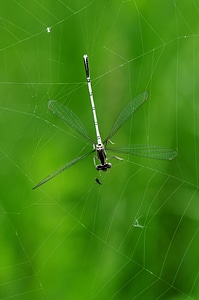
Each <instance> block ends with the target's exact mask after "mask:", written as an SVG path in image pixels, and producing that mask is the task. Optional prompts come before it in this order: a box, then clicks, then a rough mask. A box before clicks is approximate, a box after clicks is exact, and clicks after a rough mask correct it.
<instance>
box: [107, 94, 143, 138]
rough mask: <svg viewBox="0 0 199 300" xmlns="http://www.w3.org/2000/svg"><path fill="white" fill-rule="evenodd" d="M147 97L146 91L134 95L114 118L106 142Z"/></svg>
mask: <svg viewBox="0 0 199 300" xmlns="http://www.w3.org/2000/svg"><path fill="white" fill-rule="evenodd" d="M147 99H148V92H147V91H145V92H143V93H141V94H139V95H138V96H136V97H135V98H134V99H133V100H132V101H130V102H129V103H128V104H127V105H126V106H125V107H124V108H123V109H122V111H121V112H120V114H119V116H118V117H117V119H116V120H115V122H114V124H113V127H112V129H111V132H110V133H109V136H108V137H107V138H106V142H107V141H108V140H109V139H110V138H111V137H112V136H113V135H114V134H115V133H116V132H117V131H118V130H119V129H120V128H121V127H122V126H123V125H124V124H125V123H126V122H127V121H128V120H129V119H130V118H131V117H132V115H133V114H134V113H135V112H136V111H137V110H138V109H139V108H140V107H141V106H142V104H144V103H145V101H146V100H147Z"/></svg>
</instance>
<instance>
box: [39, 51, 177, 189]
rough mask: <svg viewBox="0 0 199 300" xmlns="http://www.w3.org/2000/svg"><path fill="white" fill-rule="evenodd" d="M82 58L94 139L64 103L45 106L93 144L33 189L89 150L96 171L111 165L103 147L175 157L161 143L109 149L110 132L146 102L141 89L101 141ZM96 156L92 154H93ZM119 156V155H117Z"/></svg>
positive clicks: (145, 92)
mask: <svg viewBox="0 0 199 300" xmlns="http://www.w3.org/2000/svg"><path fill="white" fill-rule="evenodd" d="M83 59H84V67H85V71H86V78H87V84H88V91H89V96H90V101H91V107H92V112H93V118H94V125H95V131H96V139H97V142H95V141H94V140H93V139H92V138H91V137H90V136H89V134H88V133H87V130H86V128H85V126H84V125H83V123H82V122H81V120H80V119H79V118H78V117H77V115H76V114H75V113H74V112H73V111H72V110H70V109H69V108H68V107H67V106H65V105H63V104H61V103H59V102H57V101H55V100H50V101H48V108H49V110H50V111H52V113H54V114H55V115H57V116H58V117H59V118H60V119H62V120H63V121H64V122H65V123H66V124H67V125H69V126H70V127H71V128H72V129H74V130H76V131H77V132H78V133H79V134H80V135H82V136H83V137H84V138H85V139H86V140H87V141H89V142H91V143H92V145H93V150H91V151H90V152H88V153H86V154H84V155H82V156H79V157H77V158H75V159H73V160H72V161H70V162H69V163H67V164H65V165H63V166H62V167H60V168H59V169H57V170H56V171H55V172H53V173H51V174H50V175H49V176H47V177H46V178H44V179H43V180H42V181H41V182H39V183H38V184H37V185H36V186H35V187H33V189H36V188H38V187H40V186H41V185H43V184H44V183H46V182H48V181H49V180H51V179H52V178H54V177H55V176H57V175H58V174H60V173H61V172H63V171H65V170H66V169H68V168H70V167H71V166H73V165H74V164H76V163H77V162H79V161H81V160H83V159H84V158H86V157H88V156H89V155H91V154H92V153H94V152H96V158H97V159H98V160H99V162H100V164H98V165H96V170H98V171H100V170H101V171H107V170H108V169H110V168H111V166H112V165H111V163H109V162H107V157H106V150H108V151H111V152H114V153H124V154H131V155H136V156H142V157H148V158H155V159H163V160H172V159H173V158H175V157H176V156H177V152H176V151H175V150H173V149H169V148H165V147H160V146H153V145H137V144H133V145H129V146H126V147H120V148H109V147H108V142H110V139H111V138H112V137H113V135H114V134H115V133H116V132H117V131H118V130H119V129H120V128H121V127H122V126H123V125H124V124H125V123H126V122H127V121H128V120H129V119H130V118H131V117H132V116H133V114H134V113H135V112H136V111H137V110H138V109H139V108H140V107H141V106H142V105H143V104H144V103H145V102H146V100H147V99H148V92H147V91H144V92H143V93H141V94H139V95H138V96H136V97H135V98H134V99H133V100H132V101H130V102H129V103H128V104H127V105H126V106H125V107H124V108H123V109H122V111H121V112H120V114H119V115H118V117H117V119H116V120H115V122H114V124H113V127H112V129H111V131H110V133H109V135H108V137H107V138H106V139H105V140H104V142H102V139H101V135H100V132H99V127H98V121H97V115H96V109H95V104H94V99H93V93H92V87H91V80H90V70H89V64H88V56H87V55H86V54H85V55H84V56H83ZM94 158H95V157H94ZM109 158H118V157H117V156H111V157H109ZM118 159H120V158H118Z"/></svg>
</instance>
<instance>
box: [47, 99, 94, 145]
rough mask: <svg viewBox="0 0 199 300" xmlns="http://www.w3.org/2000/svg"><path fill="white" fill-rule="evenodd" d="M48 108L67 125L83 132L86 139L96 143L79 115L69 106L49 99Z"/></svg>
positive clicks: (80, 132)
mask: <svg viewBox="0 0 199 300" xmlns="http://www.w3.org/2000/svg"><path fill="white" fill-rule="evenodd" d="M48 109H49V110H50V111H52V112H53V114H55V115H56V116H58V117H59V118H60V119H61V120H63V121H64V122H65V123H66V124H67V125H69V126H70V127H71V128H73V129H74V130H76V131H77V132H78V133H79V134H81V135H82V136H83V137H84V138H85V139H86V140H88V141H89V142H91V143H94V141H93V139H92V138H91V137H90V136H89V135H88V133H87V130H86V128H85V127H84V125H83V123H82V121H81V120H80V119H79V118H78V116H77V115H76V114H75V113H74V112H73V111H72V110H71V109H69V108H68V107H67V106H65V105H63V104H61V103H59V102H57V101H55V100H50V101H48Z"/></svg>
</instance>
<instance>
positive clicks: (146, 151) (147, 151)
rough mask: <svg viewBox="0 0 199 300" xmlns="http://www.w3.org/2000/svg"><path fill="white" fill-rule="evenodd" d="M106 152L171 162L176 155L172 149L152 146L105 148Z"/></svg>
mask: <svg viewBox="0 0 199 300" xmlns="http://www.w3.org/2000/svg"><path fill="white" fill-rule="evenodd" d="M106 150H108V151H111V152H116V153H124V154H131V155H135V156H141V157H148V158H154V159H165V160H172V159H174V158H175V157H176V156H177V155H178V153H177V151H175V150H173V149H170V148H165V147H160V146H153V145H130V146H126V147H120V148H106Z"/></svg>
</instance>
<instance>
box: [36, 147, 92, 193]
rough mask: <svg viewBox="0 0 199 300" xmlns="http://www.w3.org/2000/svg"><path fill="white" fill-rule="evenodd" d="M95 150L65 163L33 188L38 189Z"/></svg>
mask: <svg viewBox="0 0 199 300" xmlns="http://www.w3.org/2000/svg"><path fill="white" fill-rule="evenodd" d="M94 151H95V150H92V151H90V152H88V153H86V154H84V155H82V156H79V157H76V158H75V159H73V160H72V161H71V162H69V163H67V164H66V165H63V166H62V167H60V168H59V169H57V170H56V171H55V172H53V173H51V174H50V175H48V176H47V177H46V178H44V179H43V180H42V181H40V182H39V183H38V184H37V185H35V186H34V187H33V190H35V189H37V188H38V187H40V186H41V185H43V184H44V183H46V182H48V181H49V180H51V179H53V178H54V177H55V176H57V175H59V174H60V173H62V172H63V171H65V170H66V169H68V168H70V167H71V166H73V165H74V164H76V163H77V162H79V161H81V160H83V159H84V158H86V157H88V156H89V155H91V154H92V153H93V152H94Z"/></svg>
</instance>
